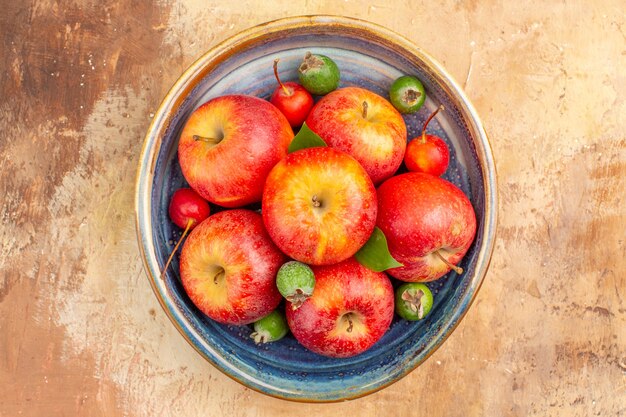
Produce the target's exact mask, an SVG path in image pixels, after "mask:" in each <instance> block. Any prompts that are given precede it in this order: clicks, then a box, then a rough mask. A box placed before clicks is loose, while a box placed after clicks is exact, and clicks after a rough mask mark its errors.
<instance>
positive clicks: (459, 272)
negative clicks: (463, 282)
mask: <svg viewBox="0 0 626 417" xmlns="http://www.w3.org/2000/svg"><path fill="white" fill-rule="evenodd" d="M434 254H435V255H437V256H438V257H439V259H441V261H442V262H443V263H444V264H446V265H448V267H449V268H450V269H452V270H453V271H454V272H456V273H457V274H459V275H460V274H462V273H463V268H461V267H460V266H456V265H454V264H452V263H450V262H449V261H448V260H447V259H446V258H444V257H443V255H441V253H439V251H438V250H436V251H435V252H434Z"/></svg>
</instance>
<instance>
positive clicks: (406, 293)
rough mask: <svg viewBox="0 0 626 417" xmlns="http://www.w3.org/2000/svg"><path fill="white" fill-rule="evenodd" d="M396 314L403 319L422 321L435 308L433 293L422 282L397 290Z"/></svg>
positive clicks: (407, 284) (403, 286)
mask: <svg viewBox="0 0 626 417" xmlns="http://www.w3.org/2000/svg"><path fill="white" fill-rule="evenodd" d="M395 302H396V313H397V314H398V315H399V316H400V317H402V318H403V319H406V320H410V321H416V320H422V319H423V318H424V317H426V316H427V315H428V313H430V310H431V308H432V307H433V293H432V292H431V291H430V289H428V287H427V286H426V285H425V284H422V283H421V282H408V283H406V284H402V285H400V286H399V287H398V288H397V289H396V295H395Z"/></svg>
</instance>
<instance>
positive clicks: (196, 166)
mask: <svg viewBox="0 0 626 417" xmlns="http://www.w3.org/2000/svg"><path fill="white" fill-rule="evenodd" d="M292 139H293V130H292V129H291V126H290V125H289V122H288V121H287V119H286V118H285V116H284V115H283V114H282V113H281V112H280V111H279V110H278V109H277V108H276V107H275V106H273V105H272V104H271V103H269V102H267V101H265V100H262V99H260V98H257V97H252V96H245V95H226V96H221V97H217V98H214V99H212V100H210V101H208V102H206V103H204V104H203V105H201V106H200V107H198V108H197V109H196V110H195V111H194V112H193V113H192V114H191V116H189V119H188V120H187V123H186V124H185V127H184V128H183V130H182V132H181V135H180V141H179V143H178V160H179V162H180V167H181V169H182V172H183V175H184V177H185V179H186V180H187V182H188V183H189V185H190V186H191V188H193V189H194V190H196V192H197V193H198V194H200V195H201V196H202V197H203V198H205V199H206V200H208V201H210V202H212V203H215V204H218V205H220V206H224V207H240V206H243V205H246V204H250V203H254V202H258V201H261V195H262V193H263V186H264V184H265V179H266V177H267V174H268V173H269V172H270V170H271V169H272V168H273V167H274V165H275V164H276V163H277V162H278V161H279V160H280V159H281V158H283V157H284V156H285V155H286V154H287V148H288V146H289V143H291V140H292Z"/></svg>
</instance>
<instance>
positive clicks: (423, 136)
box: [420, 104, 446, 143]
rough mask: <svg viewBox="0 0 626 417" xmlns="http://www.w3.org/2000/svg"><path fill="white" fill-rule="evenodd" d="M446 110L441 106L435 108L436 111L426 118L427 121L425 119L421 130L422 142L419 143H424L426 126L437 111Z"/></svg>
mask: <svg viewBox="0 0 626 417" xmlns="http://www.w3.org/2000/svg"><path fill="white" fill-rule="evenodd" d="M445 109H446V108H445V107H443V104H442V105H440V106H439V107H437V110H435V111H434V112H433V113H432V114H431V115H430V116H428V119H426V121H425V122H424V127H423V128H422V140H421V142H420V143H426V126H428V123H430V121H431V120H433V118H434V117H435V116H436V115H437V113H439V110H445Z"/></svg>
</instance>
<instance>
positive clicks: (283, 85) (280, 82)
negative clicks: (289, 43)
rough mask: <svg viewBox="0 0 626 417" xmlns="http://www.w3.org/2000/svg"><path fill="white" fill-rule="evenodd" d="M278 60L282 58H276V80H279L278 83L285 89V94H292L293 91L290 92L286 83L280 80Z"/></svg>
mask: <svg viewBox="0 0 626 417" xmlns="http://www.w3.org/2000/svg"><path fill="white" fill-rule="evenodd" d="M278 61H280V59H278V58H276V59H275V60H274V77H276V81H278V85H280V87H281V88H282V89H283V92H284V93H285V95H286V96H290V95H291V93H290V92H289V89H288V88H287V87H285V84H283V83H282V81H280V77H279V76H278Z"/></svg>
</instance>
